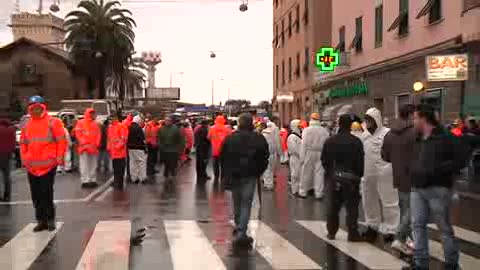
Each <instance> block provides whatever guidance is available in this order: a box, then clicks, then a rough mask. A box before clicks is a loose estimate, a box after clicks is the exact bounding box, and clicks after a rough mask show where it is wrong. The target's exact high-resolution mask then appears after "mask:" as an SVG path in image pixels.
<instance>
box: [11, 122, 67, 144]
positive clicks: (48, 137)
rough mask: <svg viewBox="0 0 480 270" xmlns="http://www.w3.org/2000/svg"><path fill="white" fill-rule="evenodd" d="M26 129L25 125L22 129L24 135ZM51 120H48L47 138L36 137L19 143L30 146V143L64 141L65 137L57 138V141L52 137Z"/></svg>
mask: <svg viewBox="0 0 480 270" xmlns="http://www.w3.org/2000/svg"><path fill="white" fill-rule="evenodd" d="M26 127H27V124H25V127H24V130H23V131H24V134H25V128H26ZM52 129H53V118H50V119H48V132H47V136H36V137H33V138H24V139H23V140H21V141H20V143H21V144H31V143H37V142H44V143H54V142H56V141H57V140H66V139H67V137H66V136H65V135H63V136H61V137H59V138H58V139H57V140H56V139H55V137H54V136H53V131H52Z"/></svg>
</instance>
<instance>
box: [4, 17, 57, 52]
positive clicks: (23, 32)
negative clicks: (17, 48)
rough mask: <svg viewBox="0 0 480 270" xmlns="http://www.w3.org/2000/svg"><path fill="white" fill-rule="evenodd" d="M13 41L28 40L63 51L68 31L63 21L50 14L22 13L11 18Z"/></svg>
mask: <svg viewBox="0 0 480 270" xmlns="http://www.w3.org/2000/svg"><path fill="white" fill-rule="evenodd" d="M11 20H12V24H11V25H10V27H11V28H12V33H13V39H14V40H18V39H20V38H23V37H25V38H28V39H31V40H33V41H36V42H38V43H41V44H50V46H53V47H56V48H59V49H62V48H64V46H63V41H64V39H65V34H66V31H65V29H64V27H63V19H61V18H58V17H56V16H54V15H52V14H50V13H48V14H33V13H28V12H21V13H18V14H12V16H11Z"/></svg>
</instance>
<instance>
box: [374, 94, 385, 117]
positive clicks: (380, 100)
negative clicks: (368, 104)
mask: <svg viewBox="0 0 480 270" xmlns="http://www.w3.org/2000/svg"><path fill="white" fill-rule="evenodd" d="M373 106H374V107H375V108H377V109H379V110H380V112H382V114H383V98H374V99H373Z"/></svg>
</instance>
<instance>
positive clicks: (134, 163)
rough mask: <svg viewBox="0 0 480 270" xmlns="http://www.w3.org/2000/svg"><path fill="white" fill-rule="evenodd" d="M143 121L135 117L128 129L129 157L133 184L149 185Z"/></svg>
mask: <svg viewBox="0 0 480 270" xmlns="http://www.w3.org/2000/svg"><path fill="white" fill-rule="evenodd" d="M141 124H143V119H142V118H141V117H140V116H138V115H137V116H135V117H134V118H133V122H132V124H131V125H130V128H129V129H128V141H127V148H128V157H129V166H130V177H131V179H132V182H133V183H135V184H138V182H140V183H142V184H146V183H147V181H146V180H147V153H146V151H147V145H146V144H145V133H144V132H143V129H142V128H141V126H140V125H141Z"/></svg>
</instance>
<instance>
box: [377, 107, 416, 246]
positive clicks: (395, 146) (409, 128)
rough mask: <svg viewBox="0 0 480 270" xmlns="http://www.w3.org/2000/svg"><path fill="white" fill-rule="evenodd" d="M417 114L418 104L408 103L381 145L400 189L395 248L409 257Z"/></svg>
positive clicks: (383, 155) (394, 184)
mask: <svg viewBox="0 0 480 270" xmlns="http://www.w3.org/2000/svg"><path fill="white" fill-rule="evenodd" d="M414 111H415V105H413V104H406V105H405V106H403V107H402V108H401V109H400V118H399V119H396V120H395V121H394V122H393V123H392V126H391V129H390V132H388V134H387V135H386V136H385V139H384V140H383V146H382V159H383V160H385V161H386V162H390V163H392V169H393V187H394V188H396V189H398V198H399V201H398V205H399V207H400V223H399V224H398V230H397V234H396V236H395V241H393V243H392V248H394V249H396V250H399V251H401V252H402V253H404V254H407V255H411V254H412V249H411V246H410V245H408V244H407V239H408V237H410V236H411V233H412V229H411V224H410V217H411V215H410V191H411V187H412V184H411V179H410V178H411V176H410V171H411V170H410V162H411V160H412V157H413V156H412V155H413V146H414V144H415V138H416V132H415V129H414V128H413V112H414Z"/></svg>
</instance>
